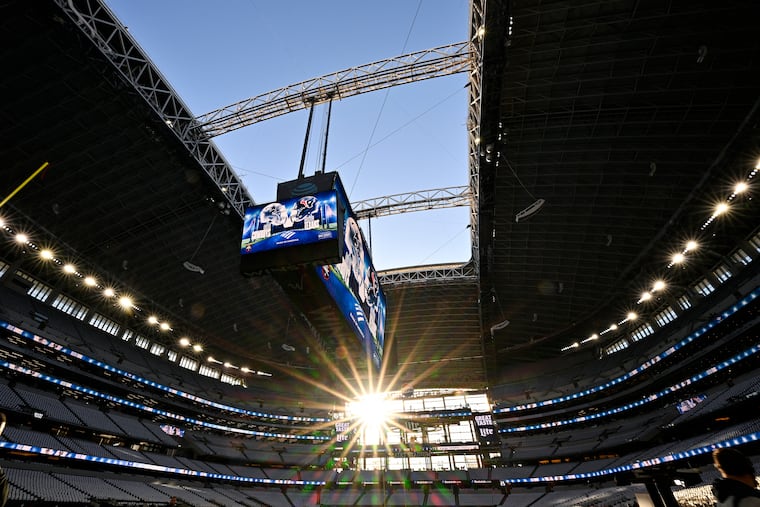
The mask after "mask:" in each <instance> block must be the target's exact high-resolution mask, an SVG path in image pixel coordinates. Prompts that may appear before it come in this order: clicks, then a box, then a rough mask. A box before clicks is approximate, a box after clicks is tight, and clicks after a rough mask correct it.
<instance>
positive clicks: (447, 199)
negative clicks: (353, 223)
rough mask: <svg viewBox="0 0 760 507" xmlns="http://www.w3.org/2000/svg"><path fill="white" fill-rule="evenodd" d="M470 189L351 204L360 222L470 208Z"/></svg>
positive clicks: (438, 191) (459, 188)
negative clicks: (432, 210) (443, 209)
mask: <svg viewBox="0 0 760 507" xmlns="http://www.w3.org/2000/svg"><path fill="white" fill-rule="evenodd" d="M471 204H472V200H471V199H470V187H449V188H436V189H433V190H420V191H417V192H409V193H404V194H394V195H386V196H383V197H375V198H373V199H367V200H364V201H358V202H353V203H351V207H352V208H353V211H354V213H355V214H356V217H357V218H358V219H359V220H364V219H367V218H377V217H384V216H390V215H396V214H399V213H409V212H412V211H424V210H431V209H442V208H453V207H457V206H470V205H471Z"/></svg>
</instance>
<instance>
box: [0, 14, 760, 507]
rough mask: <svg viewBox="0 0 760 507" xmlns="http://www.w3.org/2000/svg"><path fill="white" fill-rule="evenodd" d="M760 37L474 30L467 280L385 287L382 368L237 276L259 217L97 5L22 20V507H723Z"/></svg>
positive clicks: (10, 151)
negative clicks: (718, 461)
mask: <svg viewBox="0 0 760 507" xmlns="http://www.w3.org/2000/svg"><path fill="white" fill-rule="evenodd" d="M758 19H760V5H758V4H756V3H755V2H744V1H732V0H728V1H723V2H706V1H704V2H702V1H691V2H642V1H638V0H612V1H601V0H600V1H593V0H592V1H588V2H575V1H571V0H542V1H527V0H512V1H508V0H472V2H471V5H470V20H469V23H470V25H469V26H470V39H469V41H467V43H466V44H465V45H464V46H463V47H464V48H466V52H465V54H466V57H467V60H466V68H464V70H461V69H460V70H459V71H458V72H465V73H466V74H467V80H468V94H469V117H468V120H467V124H466V128H465V129H463V130H464V131H463V133H462V134H463V135H467V136H468V138H469V150H470V152H469V166H468V167H463V168H462V171H463V173H466V174H467V176H468V181H469V185H468V188H467V191H466V193H465V196H466V199H467V203H468V205H469V207H470V210H471V213H470V217H471V218H470V220H471V221H470V227H469V230H470V231H471V234H472V238H471V239H472V258H471V259H470V260H469V262H467V263H465V264H463V265H446V266H441V265H434V266H416V267H413V268H408V269H398V270H393V271H381V272H379V273H378V279H379V283H380V286H381V287H382V291H383V293H384V295H385V298H386V303H387V312H386V318H385V339H384V342H385V343H384V345H385V347H384V350H383V354H382V355H383V362H382V364H381V367H380V368H378V369H375V368H374V367H373V366H372V361H368V360H362V359H361V358H357V357H355V354H352V353H350V352H349V351H347V349H346V347H344V346H343V345H344V344H345V343H348V342H349V341H350V340H349V338H352V339H353V337H351V336H348V335H347V336H342V335H341V334H340V329H342V328H341V327H340V323H341V317H340V316H336V315H334V314H332V313H330V312H329V311H325V312H323V314H319V313H318V312H317V311H315V310H314V309H313V308H312V309H311V310H310V311H306V310H304V307H303V306H302V305H303V303H304V301H301V300H299V299H298V298H297V297H294V296H293V287H288V286H284V284H283V283H281V280H282V278H279V277H278V276H275V275H272V274H269V273H264V274H261V275H258V276H252V277H246V276H242V275H241V273H240V245H241V231H242V228H243V218H244V209H245V206H247V205H251V204H253V200H252V198H251V197H250V196H249V195H247V191H246V190H245V188H244V186H242V185H241V184H240V181H239V179H238V178H237V175H236V174H235V173H234V171H233V170H232V169H231V168H230V166H229V165H228V164H227V162H226V160H225V157H224V155H223V153H221V152H220V151H219V149H218V148H217V147H216V145H215V144H214V143H213V142H212V141H211V139H212V137H213V135H216V132H214V131H212V130H210V127H209V128H205V129H204V125H209V124H204V123H203V121H204V118H203V117H198V116H195V115H193V114H192V113H190V112H189V110H188V109H187V107H186V106H185V105H184V103H183V101H182V98H181V97H179V96H178V95H177V94H176V93H175V92H174V90H173V89H172V88H171V86H169V84H168V83H167V82H166V81H165V80H164V78H163V77H162V75H161V73H160V69H158V68H157V67H156V66H155V64H153V63H152V62H151V61H150V59H149V58H148V57H147V56H146V54H145V52H144V51H142V50H141V49H140V46H139V43H140V41H139V40H134V38H133V37H132V36H131V35H130V34H129V33H128V32H127V30H126V28H125V27H124V26H123V24H122V23H121V22H119V20H118V19H117V18H116V16H115V15H114V14H113V13H112V12H111V11H110V10H109V9H108V8H107V6H106V5H105V4H104V3H102V2H101V1H99V0H69V1H64V0H49V1H44V2H34V3H31V2H23V1H20V0H11V1H6V2H3V3H2V5H0V24H1V25H2V26H1V27H0V34H1V35H0V36H1V37H2V41H3V44H2V45H0V62H2V67H3V69H4V71H3V72H2V73H1V74H0V89H1V90H2V92H3V99H4V100H3V105H2V107H0V112H1V114H2V119H3V121H2V122H1V123H0V138H1V139H2V143H0V161H2V170H1V171H0V194H2V195H0V197H1V198H2V199H3V201H2V204H1V205H0V220H2V223H1V224H0V236H1V237H2V243H1V246H0V335H1V339H0V410H2V412H4V413H5V414H6V417H7V420H8V422H7V426H6V428H5V430H4V432H3V434H2V436H1V437H0V456H2V462H1V463H2V468H3V469H4V471H5V474H6V476H7V478H8V481H9V486H10V487H9V498H8V504H9V505H83V504H87V505H96V504H99V505H199V506H205V505H208V506H211V505H214V506H219V505H250V506H259V505H266V506H278V507H279V506H309V505H314V506H316V505H324V506H331V505H357V506H363V505H367V506H369V505H438V506H445V505H452V506H454V505H459V506H465V505H469V506H485V505H494V506H495V505H506V506H509V507H512V506H515V507H520V506H526V507H527V506H588V507H595V506H598V507H602V506H632V505H636V504H638V505H641V506H643V505H654V506H668V507H671V506H674V505H682V506H702V505H711V502H713V499H712V496H711V491H710V487H709V485H710V484H711V482H712V481H713V480H714V479H716V478H717V477H718V475H717V472H716V471H715V470H714V469H713V467H712V461H711V458H710V453H711V451H712V450H713V449H715V448H717V447H725V446H731V447H736V448H737V449H739V450H741V451H742V452H743V453H744V454H746V455H747V456H749V457H750V458H751V459H752V461H753V462H754V464H755V468H756V470H757V467H758V465H760V444H758V438H759V437H760V418H759V417H758V411H757V406H758V384H759V383H760V380H758V375H757V372H758V365H759V361H758V356H759V355H760V340H759V339H758V329H759V328H758V320H759V319H760V300H759V299H758V295H760V272H758V266H760V228H759V227H758V216H760V212H759V210H758V199H757V198H756V197H757V193H758V186H757V185H758V183H757V181H756V180H757V178H756V175H757V172H758V170H759V169H760V130H759V129H758V124H759V120H760V107H759V105H760V93H759V90H760V88H758V86H757V83H758V78H760V39H758V37H757V27H756V24H757V20H758ZM464 21H465V20H463V22H464ZM460 49H461V48H460ZM461 54H462V53H461V52H460V53H458V54H455V55H453V56H452V55H449V56H447V57H441V58H442V60H445V61H447V62H449V63H451V62H454V61H456V58H459V57H460V56H461ZM391 56H393V55H389V57H391ZM357 63H364V62H357ZM397 70H398V72H399V74H403V72H404V69H403V67H399V69H397ZM378 73H379V74H380V71H378ZM304 77H305V78H306V77H308V76H304ZM373 78H374V77H373ZM383 78H384V79H388V76H387V75H384V76H383ZM393 84H398V83H393ZM336 86H338V85H337V84H336ZM340 86H343V84H340ZM302 93H303V95H302V98H301V99H300V100H301V102H300V105H298V104H296V105H292V107H294V108H301V109H303V107H305V106H304V104H305V103H311V104H313V103H314V101H317V100H321V99H324V97H321V99H320V97H316V96H314V97H311V96H308V93H307V91H302ZM348 100H350V99H348ZM265 105H266V106H267V107H270V106H271V107H275V104H274V101H272V103H266V104H265ZM289 107H290V106H289ZM238 112H239V111H238ZM239 116H240V115H239ZM227 119H228V120H229V121H234V120H235V115H234V114H233V115H232V116H231V117H229V118H227ZM45 162H49V163H50V169H48V168H47V167H46V166H45ZM38 168H39V169H38ZM409 190H410V193H411V192H414V191H417V190H419V189H409ZM423 204H424V203H423ZM358 208H359V206H357V209H358ZM368 216H369V215H368ZM198 224H203V226H201V227H199V226H198ZM207 224H210V225H207ZM323 273H324V274H325V275H327V271H324V272H323ZM346 276H348V275H346ZM296 285H297V284H296ZM303 299H305V298H303ZM326 330H328V331H326ZM352 361H356V362H355V363H354V362H352Z"/></svg>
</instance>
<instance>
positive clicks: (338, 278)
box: [316, 212, 386, 369]
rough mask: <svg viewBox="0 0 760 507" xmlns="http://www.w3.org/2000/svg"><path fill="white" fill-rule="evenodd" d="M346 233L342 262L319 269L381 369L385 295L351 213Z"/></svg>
mask: <svg viewBox="0 0 760 507" xmlns="http://www.w3.org/2000/svg"><path fill="white" fill-rule="evenodd" d="M344 233H345V238H344V241H343V255H342V260H341V262H340V263H337V264H329V265H325V266H321V267H318V268H316V269H317V271H318V272H319V274H320V276H321V277H322V281H323V282H324V284H325V287H327V291H328V292H329V293H330V295H331V296H332V298H333V300H335V303H336V304H337V305H338V308H339V309H340V311H341V313H342V314H343V316H344V317H345V319H346V322H347V323H348V325H349V327H351V329H352V330H353V331H354V333H355V334H356V335H357V337H358V338H359V340H360V341H361V343H362V345H363V346H364V348H365V351H366V353H367V355H368V356H369V359H370V360H371V362H372V364H374V365H375V367H376V368H378V369H379V368H380V367H381V364H382V361H383V349H384V347H385V312H386V310H385V294H383V290H382V288H381V287H380V282H379V280H378V276H377V272H376V271H375V268H374V266H373V265H372V259H371V258H370V255H369V250H368V249H367V245H366V242H365V240H364V235H363V234H362V231H361V229H360V228H359V225H358V224H357V222H356V220H355V219H354V217H353V216H351V215H350V213H348V212H347V214H346V217H345V225H344Z"/></svg>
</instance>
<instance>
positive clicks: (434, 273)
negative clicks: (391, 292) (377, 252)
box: [378, 262, 478, 288]
mask: <svg viewBox="0 0 760 507" xmlns="http://www.w3.org/2000/svg"><path fill="white" fill-rule="evenodd" d="M378 278H379V281H380V285H381V286H383V287H385V288H388V287H392V286H394V285H401V284H411V283H425V284H433V283H452V282H466V283H477V281H478V274H477V272H476V271H475V266H474V265H473V263H472V262H468V263H465V264H440V265H435V266H415V267H411V268H404V269H391V270H387V271H381V272H379V273H378Z"/></svg>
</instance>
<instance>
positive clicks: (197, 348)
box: [0, 217, 272, 377]
mask: <svg viewBox="0 0 760 507" xmlns="http://www.w3.org/2000/svg"><path fill="white" fill-rule="evenodd" d="M0 230H5V232H6V233H7V234H8V235H9V236H11V237H12V238H13V240H14V241H15V242H16V243H18V244H19V245H22V246H24V247H28V248H29V249H30V250H32V251H33V252H36V253H37V255H39V258H40V259H41V260H43V261H45V262H52V263H54V264H56V265H58V266H60V268H61V270H62V271H63V272H64V273H66V275H68V276H73V277H75V278H78V279H80V280H82V282H83V284H84V285H85V286H86V287H89V288H91V289H95V290H99V291H100V292H101V295H102V296H103V297H104V298H105V299H113V300H115V302H116V304H117V305H118V306H119V307H121V308H122V309H124V310H125V311H137V312H141V311H142V308H140V306H138V305H137V304H136V302H135V301H134V299H133V298H132V297H131V296H129V295H127V294H123V293H119V292H117V291H116V289H114V288H113V287H108V286H104V285H101V283H100V282H99V281H98V279H97V278H95V277H94V276H92V275H85V274H83V273H82V272H80V270H79V268H77V266H76V265H75V264H73V263H71V262H66V261H64V260H63V259H62V258H60V257H59V256H57V255H56V253H55V252H54V251H53V250H52V249H50V248H41V247H40V246H39V245H38V244H36V243H35V242H34V241H32V239H31V238H30V236H29V234H27V233H24V232H18V231H17V230H15V229H14V228H13V227H12V226H11V224H9V223H8V221H7V220H5V219H4V218H2V217H0ZM147 322H148V323H149V324H151V325H155V326H157V327H158V329H159V330H161V331H164V332H169V331H174V329H173V328H172V326H171V324H169V323H168V322H165V321H160V320H159V319H158V317H156V316H154V315H152V316H149V317H148V318H147ZM185 340H186V338H185ZM179 344H180V346H182V347H185V348H188V347H189V348H191V349H192V350H193V351H194V352H196V353H200V352H203V346H202V345H200V344H197V343H196V344H191V343H190V342H189V341H188V342H187V343H186V344H183V343H182V339H180V340H179ZM191 345H192V346H191ZM228 368H229V369H236V370H240V371H241V372H243V373H253V374H256V375H260V376H267V377H271V376H272V374H271V373H268V372H263V371H261V372H260V371H258V370H250V369H248V368H241V367H239V366H236V365H233V364H230V366H229V367H228Z"/></svg>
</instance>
